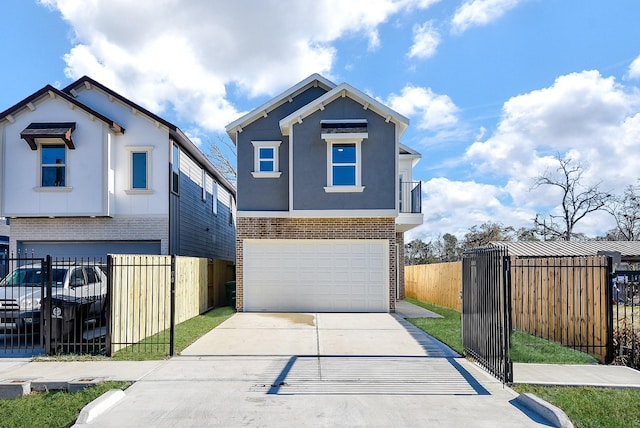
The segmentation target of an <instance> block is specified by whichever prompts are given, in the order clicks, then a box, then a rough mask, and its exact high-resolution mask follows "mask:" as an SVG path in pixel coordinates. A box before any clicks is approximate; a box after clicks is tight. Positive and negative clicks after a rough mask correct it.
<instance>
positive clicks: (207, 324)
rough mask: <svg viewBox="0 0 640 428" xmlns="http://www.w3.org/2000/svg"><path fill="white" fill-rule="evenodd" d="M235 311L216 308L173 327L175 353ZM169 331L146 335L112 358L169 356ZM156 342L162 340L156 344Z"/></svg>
mask: <svg viewBox="0 0 640 428" xmlns="http://www.w3.org/2000/svg"><path fill="white" fill-rule="evenodd" d="M233 314H235V311H234V310H233V309H232V308H231V307H229V306H224V307H222V308H216V309H213V310H211V311H209V312H206V313H204V314H202V315H198V316H196V317H194V318H191V319H189V320H187V321H185V322H182V323H180V324H178V325H176V327H175V339H174V340H175V353H176V355H177V354H180V352H182V351H183V350H184V349H185V348H186V347H187V346H189V345H191V344H192V343H193V342H195V341H196V340H197V339H198V338H200V337H201V336H202V335H204V334H205V333H207V332H209V331H211V330H212V329H214V328H215V327H217V326H218V325H220V324H221V323H222V322H224V321H226V320H227V319H229V318H230V317H231V316H232V315H233ZM168 341H169V332H168V331H162V332H160V333H158V334H156V335H154V336H151V337H148V338H147V339H145V340H143V341H141V342H140V343H139V344H136V345H133V346H129V347H127V348H125V349H122V350H120V351H118V352H116V353H115V354H114V355H113V357H112V359H113V360H118V361H122V360H127V361H144V360H161V359H164V358H168V357H169V345H166V344H164V343H168ZM158 342H164V343H162V344H159V345H158V344H157V343H158Z"/></svg>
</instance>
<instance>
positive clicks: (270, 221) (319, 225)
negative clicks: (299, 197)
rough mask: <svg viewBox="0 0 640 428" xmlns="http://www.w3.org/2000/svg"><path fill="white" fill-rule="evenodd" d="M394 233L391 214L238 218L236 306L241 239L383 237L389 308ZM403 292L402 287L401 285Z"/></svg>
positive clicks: (239, 306)
mask: <svg viewBox="0 0 640 428" xmlns="http://www.w3.org/2000/svg"><path fill="white" fill-rule="evenodd" d="M401 235H402V234H400V233H399V234H396V225H395V218H394V217H379V218H369V217H358V218H266V217H238V219H237V224H236V307H237V309H238V311H242V310H243V307H244V305H243V295H244V293H243V267H244V263H243V252H244V251H243V242H244V240H245V239H384V240H387V241H388V242H389V310H390V311H391V312H395V302H396V268H397V264H396V244H397V243H399V244H400V246H402V245H403V244H402V242H398V239H399V236H401ZM401 292H402V293H403V292H404V287H401Z"/></svg>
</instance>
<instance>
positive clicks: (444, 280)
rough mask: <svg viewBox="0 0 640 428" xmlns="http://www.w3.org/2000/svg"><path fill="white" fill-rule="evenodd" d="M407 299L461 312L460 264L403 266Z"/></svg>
mask: <svg viewBox="0 0 640 428" xmlns="http://www.w3.org/2000/svg"><path fill="white" fill-rule="evenodd" d="M404 284H405V285H404V286H405V294H406V295H407V297H411V298H414V299H418V300H420V301H422V302H428V303H433V304H435V305H440V306H444V307H447V308H451V309H454V310H456V311H458V312H462V298H461V293H462V262H451V263H434V264H428V265H415V266H405V268H404Z"/></svg>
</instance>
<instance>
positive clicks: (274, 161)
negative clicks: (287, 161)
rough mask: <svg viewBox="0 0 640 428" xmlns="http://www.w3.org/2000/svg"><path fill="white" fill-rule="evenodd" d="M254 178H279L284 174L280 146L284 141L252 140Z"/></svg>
mask: <svg viewBox="0 0 640 428" xmlns="http://www.w3.org/2000/svg"><path fill="white" fill-rule="evenodd" d="M251 144H253V172H252V173H251V175H253V177H254V178H278V177H280V175H281V174H282V172H280V164H279V154H278V151H279V148H280V144H282V141H252V142H251Z"/></svg>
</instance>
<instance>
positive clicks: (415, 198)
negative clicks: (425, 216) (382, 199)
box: [400, 181, 422, 214]
mask: <svg viewBox="0 0 640 428" xmlns="http://www.w3.org/2000/svg"><path fill="white" fill-rule="evenodd" d="M400 212H401V213H410V214H419V213H421V212H422V182H421V181H405V182H402V183H400Z"/></svg>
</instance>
